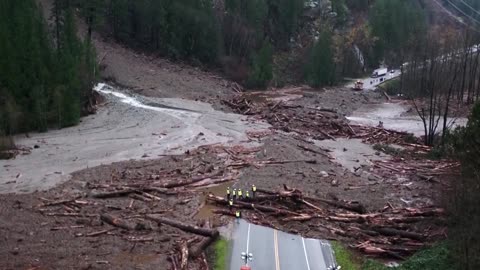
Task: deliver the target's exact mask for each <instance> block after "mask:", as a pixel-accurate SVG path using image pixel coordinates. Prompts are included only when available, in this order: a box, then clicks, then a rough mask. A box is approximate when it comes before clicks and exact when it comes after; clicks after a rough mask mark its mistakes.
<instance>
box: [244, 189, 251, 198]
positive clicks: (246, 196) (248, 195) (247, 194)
mask: <svg viewBox="0 0 480 270" xmlns="http://www.w3.org/2000/svg"><path fill="white" fill-rule="evenodd" d="M245 200H247V201H249V200H250V192H248V190H247V191H245Z"/></svg>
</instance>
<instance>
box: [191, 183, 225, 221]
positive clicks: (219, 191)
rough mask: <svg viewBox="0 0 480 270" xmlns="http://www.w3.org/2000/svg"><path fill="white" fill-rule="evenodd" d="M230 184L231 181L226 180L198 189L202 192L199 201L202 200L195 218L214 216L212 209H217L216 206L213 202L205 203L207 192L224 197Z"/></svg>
mask: <svg viewBox="0 0 480 270" xmlns="http://www.w3.org/2000/svg"><path fill="white" fill-rule="evenodd" d="M231 186H232V182H226V183H223V184H221V185H217V186H211V187H206V188H202V189H200V191H201V192H202V197H201V199H200V200H201V201H202V202H204V204H203V205H202V207H201V208H200V209H199V211H198V213H197V214H196V215H195V218H197V219H209V218H212V217H214V214H213V212H212V210H214V209H217V207H216V206H215V205H213V204H208V203H206V201H207V200H206V198H207V195H208V194H210V193H211V194H213V195H215V196H219V197H225V196H226V194H227V188H228V187H231Z"/></svg>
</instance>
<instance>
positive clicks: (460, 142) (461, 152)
mask: <svg viewBox="0 0 480 270" xmlns="http://www.w3.org/2000/svg"><path fill="white" fill-rule="evenodd" d="M459 134H460V135H459V138H457V139H456V141H455V144H454V145H456V151H457V156H458V157H459V158H460V161H461V164H462V176H461V177H458V178H456V179H455V181H452V188H451V194H450V195H451V202H452V203H451V204H449V205H448V206H449V210H450V216H451V218H450V221H451V223H450V230H449V235H450V241H451V243H452V249H453V251H454V254H455V256H456V257H457V258H458V260H457V267H458V268H459V269H480V245H479V244H478V243H480V227H479V226H478V224H480V206H479V203H478V202H479V201H480V184H479V183H480V136H479V134H480V103H477V104H476V105H475V107H474V108H473V110H472V114H471V115H470V117H469V120H468V124H467V127H466V128H465V129H464V130H463V131H462V132H461V133H459Z"/></svg>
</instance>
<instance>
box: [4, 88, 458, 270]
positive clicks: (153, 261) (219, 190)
mask: <svg viewBox="0 0 480 270" xmlns="http://www.w3.org/2000/svg"><path fill="white" fill-rule="evenodd" d="M333 97H334V98H333ZM338 98H340V100H335V99H338ZM381 99H382V97H381V95H379V94H377V93H375V92H368V93H354V92H351V91H350V90H348V89H330V90H325V91H320V92H313V91H311V90H309V89H302V88H295V89H285V90H281V91H268V92H263V93H248V94H236V95H232V97H231V98H228V99H227V98H226V99H223V101H222V102H223V103H224V104H226V105H228V106H229V107H230V108H231V110H233V111H235V112H238V113H242V114H246V115H249V119H248V121H252V122H256V121H259V120H266V121H267V122H268V123H269V124H271V126H272V128H270V130H251V131H247V132H246V134H247V137H248V138H249V139H248V141H245V142H242V143H235V144H220V143H218V144H209V145H204V146H201V147H198V148H196V149H193V150H188V151H186V152H185V153H183V154H167V155H165V156H164V157H162V158H159V159H151V160H144V161H134V160H132V161H122V162H118V163H113V164H111V165H102V166H98V167H93V168H88V169H84V170H81V171H78V172H75V173H73V174H72V179H71V180H70V181H68V182H65V183H64V184H61V185H60V186H57V187H55V188H53V189H50V190H47V191H41V192H35V193H32V194H21V195H19V194H7V195H2V196H0V201H1V204H0V205H1V206H0V207H1V208H2V209H1V211H2V216H3V217H4V218H3V219H2V220H1V221H0V232H1V235H2V236H4V237H3V238H4V243H5V244H4V245H2V246H1V247H0V248H1V250H0V252H1V253H2V254H5V260H2V262H1V263H0V265H1V267H2V268H5V269H18V268H28V267H34V269H67V268H74V269H135V268H141V269H158V265H164V266H165V269H167V268H169V269H181V267H182V266H183V265H184V264H185V263H188V265H189V269H208V268H207V265H208V261H209V260H210V258H209V255H208V254H209V252H208V248H207V247H208V246H209V244H210V243H211V242H212V241H213V239H215V238H216V237H218V234H219V233H218V230H219V228H220V227H221V226H222V225H226V224H228V222H230V221H231V219H232V218H233V217H232V216H233V214H234V211H235V210H237V209H239V210H241V211H242V215H243V218H245V219H247V220H249V221H250V222H253V223H256V224H262V225H266V226H270V227H274V228H277V229H279V230H283V231H287V232H291V233H299V234H302V235H303V236H306V237H312V238H322V239H337V240H340V241H342V242H343V243H345V244H348V245H350V246H351V247H353V248H355V249H357V250H358V251H360V252H363V253H365V254H367V255H371V256H381V257H388V258H395V259H402V258H405V257H407V256H409V255H411V254H412V253H413V252H415V251H417V250H419V249H421V248H422V247H424V246H425V245H429V244H430V243H433V242H434V241H435V240H438V239H441V238H443V237H444V236H445V228H444V225H445V220H444V216H443V210H442V208H441V204H440V198H437V197H436V194H439V193H440V192H439V190H440V189H443V188H446V187H447V185H446V180H447V179H448V178H449V177H452V176H453V177H454V176H455V174H456V173H457V164H455V163H452V162H449V161H446V160H441V161H435V162H433V161H429V160H427V159H426V158H425V155H426V153H428V151H430V149H429V148H427V147H424V146H421V145H420V144H419V142H418V139H416V138H415V137H413V136H411V135H409V134H406V133H402V132H397V131H392V130H386V129H383V128H381V127H366V126H356V125H351V124H349V122H348V121H347V120H346V118H345V114H348V113H350V112H351V111H353V110H354V109H356V108H357V107H359V106H361V105H362V104H365V103H370V102H381V101H382V100H381ZM342 100H343V102H342ZM337 101H339V102H338V103H337ZM342 103H343V104H345V105H344V106H339V107H333V106H331V105H332V104H342ZM329 105H330V106H329ZM254 145H257V146H254ZM326 145H328V147H327V146H326ZM373 145H376V147H375V149H377V150H373V149H372V146H373ZM391 145H394V147H395V148H394V149H397V150H396V151H392V148H393V146H391ZM365 149H370V150H369V151H366V150H365ZM342 164H343V165H342ZM346 164H349V165H351V166H348V165H346ZM252 184H254V185H256V186H257V187H258V192H257V194H256V196H255V198H251V199H250V201H245V200H236V201H235V202H234V205H233V208H229V207H228V206H227V201H226V200H225V190H226V188H227V187H229V186H231V187H235V188H242V189H249V188H250V187H251V185H252ZM252 203H253V206H252ZM35 267H36V268H35Z"/></svg>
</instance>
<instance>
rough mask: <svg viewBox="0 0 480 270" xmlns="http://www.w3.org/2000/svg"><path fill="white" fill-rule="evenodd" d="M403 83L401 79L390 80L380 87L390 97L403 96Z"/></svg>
mask: <svg viewBox="0 0 480 270" xmlns="http://www.w3.org/2000/svg"><path fill="white" fill-rule="evenodd" d="M400 85H401V82H400V80H399V79H393V80H388V81H386V82H385V83H383V84H381V85H380V88H381V89H382V90H384V91H385V93H387V94H389V95H393V96H396V95H398V94H401V93H402V92H401V87H400Z"/></svg>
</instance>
